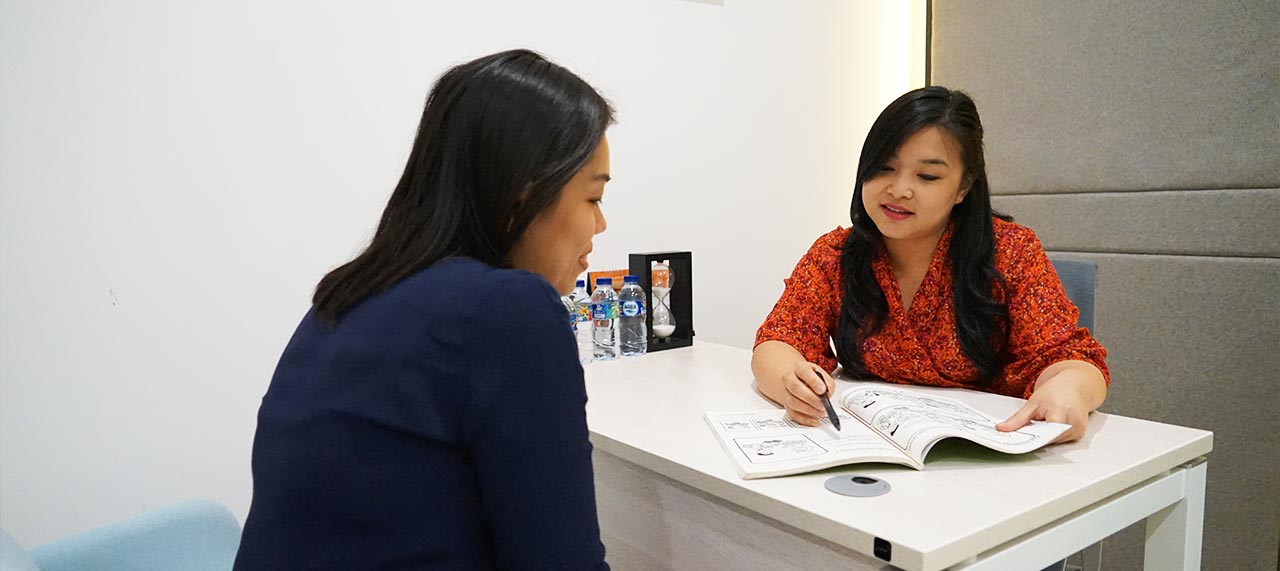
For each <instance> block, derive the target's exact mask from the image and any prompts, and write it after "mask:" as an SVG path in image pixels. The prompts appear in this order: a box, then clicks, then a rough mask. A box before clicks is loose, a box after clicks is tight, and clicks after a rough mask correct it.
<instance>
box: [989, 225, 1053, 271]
mask: <svg viewBox="0 0 1280 571" xmlns="http://www.w3.org/2000/svg"><path fill="white" fill-rule="evenodd" d="M991 230H992V234H994V236H995V243H996V259H997V261H999V259H1000V258H1001V256H1002V255H1003V256H1006V257H1008V256H1014V257H1015V259H1016V256H1021V255H1025V254H1029V253H1034V252H1036V251H1038V250H1043V248H1042V247H1041V246H1040V239H1039V238H1037V237H1036V233H1035V231H1034V230H1032V229H1031V228H1028V227H1026V226H1023V225H1021V224H1018V223H1017V222H1014V221H1012V220H1004V219H1002V218H995V217H993V218H992V219H991Z"/></svg>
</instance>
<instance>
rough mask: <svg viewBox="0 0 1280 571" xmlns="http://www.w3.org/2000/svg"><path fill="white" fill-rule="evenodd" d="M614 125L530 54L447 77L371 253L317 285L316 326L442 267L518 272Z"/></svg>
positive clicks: (564, 74) (587, 95)
mask: <svg viewBox="0 0 1280 571" xmlns="http://www.w3.org/2000/svg"><path fill="white" fill-rule="evenodd" d="M612 122H613V109H612V107H610V105H609V103H608V102H607V101H606V100H605V99H604V97H602V96H601V95H600V94H599V93H597V92H596V90H595V89H593V88H592V87H591V86H590V85H588V84H587V82H585V81H583V80H582V79H581V78H580V77H578V76H576V75H574V74H573V73H572V72H570V71H569V70H567V69H565V68H563V67H560V66H558V65H556V64H554V63H551V62H550V61H547V60H546V59H545V58H543V57H542V56H540V55H538V54H537V53H534V52H531V51H528V50H511V51H505V52H501V53H496V54H493V55H489V56H485V57H482V58H480V59H477V60H474V61H470V62H467V63H464V64H462V65H459V66H457V67H454V68H452V69H450V70H448V71H447V72H445V73H444V75H442V76H440V79H439V80H438V81H437V82H436V84H435V87H433V88H432V90H431V94H430V95H429V96H428V97H427V102H426V108H425V109H424V110H423V113H422V121H421V122H420V123H419V124H418V134H417V138H416V139H415V140H414V143H413V150H412V151H411V152H410V154H409V160H408V164H406V165H405V169H404V174H403V175H401V177H400V182H399V184H397V185H396V188H395V191H394V192H393V193H392V194H391V198H390V200H388V202H387V207H386V210H384V211H383V213H382V220H381V222H379V224H378V229H377V231H376V232H375V233H374V235H373V239H372V241H371V242H370V244H369V246H368V248H366V249H365V250H364V252H362V253H361V254H360V255H359V256H356V258H355V259H353V260H351V261H350V262H347V263H346V264H343V265H342V266H340V267H338V268H337V269H335V270H333V271H331V272H329V274H328V275H326V276H325V277H324V279H321V280H320V283H319V285H317V286H316V293H315V297H314V298H312V303H313V306H314V309H315V311H316V313H317V315H319V316H321V317H323V318H326V319H327V320H329V321H335V320H337V319H338V318H339V317H340V316H341V315H342V314H343V312H345V311H346V310H347V309H349V308H351V307H352V306H353V305H355V304H357V303H359V302H360V301H362V300H364V299H366V298H368V297H370V296H372V295H374V294H377V293H379V292H382V291H384V290H386V289H388V288H390V287H391V286H392V285H394V284H396V283H397V282H399V281H401V280H403V279H405V278H406V277H409V276H410V275H412V274H414V273H416V272H418V271H420V270H422V269H424V268H427V267H428V266H430V265H432V264H434V263H436V262H437V261H439V260H442V259H444V258H449V257H454V256H465V257H470V258H475V259H477V260H480V261H482V262H485V263H487V264H489V265H492V266H495V267H510V266H511V262H510V259H509V254H510V251H511V248H512V246H513V245H514V244H515V243H516V241H517V240H518V239H519V238H520V236H521V235H522V234H523V233H524V231H525V230H526V229H527V228H528V227H529V223H530V222H532V221H533V219H534V218H535V217H536V216H537V215H538V214H539V213H541V212H543V211H544V210H546V209H548V208H549V207H551V206H552V205H553V204H555V202H556V200H557V198H558V197H559V196H560V191H561V190H562V189H563V188H564V186H565V185H566V184H568V182H569V180H570V179H571V178H573V176H574V174H575V173H577V171H578V170H579V169H581V168H582V167H583V165H585V164H586V163H587V161H589V160H590V159H591V157H592V156H593V155H594V154H595V151H596V148H597V147H598V146H599V144H600V141H601V139H602V137H603V136H604V132H605V130H606V129H607V128H608V127H609V125H610V124H611V123H612Z"/></svg>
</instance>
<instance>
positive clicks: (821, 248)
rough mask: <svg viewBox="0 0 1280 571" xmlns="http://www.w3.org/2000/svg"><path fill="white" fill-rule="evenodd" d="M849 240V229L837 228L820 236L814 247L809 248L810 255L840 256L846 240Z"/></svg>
mask: <svg viewBox="0 0 1280 571" xmlns="http://www.w3.org/2000/svg"><path fill="white" fill-rule="evenodd" d="M848 239H849V229H848V228H841V227H839V226H836V229H835V230H832V231H830V232H827V233H826V234H823V235H821V236H818V239H817V240H814V242H813V245H812V246H810V247H809V254H810V255H815V254H817V255H823V256H836V257H839V256H840V250H842V249H843V248H844V243H845V240H848Z"/></svg>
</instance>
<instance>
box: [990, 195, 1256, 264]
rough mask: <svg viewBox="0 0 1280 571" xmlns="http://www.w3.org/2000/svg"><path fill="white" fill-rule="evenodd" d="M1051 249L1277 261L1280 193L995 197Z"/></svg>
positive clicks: (1006, 212)
mask: <svg viewBox="0 0 1280 571" xmlns="http://www.w3.org/2000/svg"><path fill="white" fill-rule="evenodd" d="M994 204H995V207H996V209H997V210H1000V211H1002V212H1004V213H1005V214H1010V215H1013V217H1014V218H1015V219H1016V220H1017V221H1018V222H1019V223H1020V224H1025V225H1027V226H1030V227H1031V228H1033V229H1035V231H1036V234H1037V235H1039V237H1040V241H1041V243H1043V244H1044V247H1045V248H1047V249H1050V250H1066V251H1077V252H1144V253H1152V254H1188V255H1195V256H1208V255H1212V256H1246V257H1273V258H1276V257H1280V189H1256V190H1205V191H1182V192H1169V191H1159V192H1123V193H1112V192H1109V193H1097V194H1093V193H1091V194H1038V195H1013V196H997V197H995V199H994Z"/></svg>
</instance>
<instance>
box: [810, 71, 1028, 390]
mask: <svg viewBox="0 0 1280 571" xmlns="http://www.w3.org/2000/svg"><path fill="white" fill-rule="evenodd" d="M930 126H933V127H939V128H941V129H942V130H944V131H946V132H947V133H948V134H950V135H951V136H952V137H954V138H955V140H956V142H958V143H959V144H960V147H961V161H962V162H963V164H964V175H963V177H962V180H961V186H960V187H961V188H964V187H965V185H968V187H969V192H968V194H967V195H965V197H964V200H963V201H962V202H960V204H957V205H955V207H954V208H952V209H951V223H952V224H954V229H953V230H952V235H951V246H950V248H949V249H948V251H947V253H948V257H949V258H950V262H951V280H952V288H951V291H952V296H953V297H954V300H955V311H956V314H955V322H956V333H957V334H958V336H959V338H960V339H959V341H960V349H961V350H962V351H963V352H964V355H965V357H968V359H969V360H970V361H971V362H972V363H973V364H974V366H975V367H976V368H977V369H978V372H979V381H980V382H981V383H983V384H987V383H990V382H991V381H992V379H994V378H995V376H996V375H997V374H999V372H1000V363H999V362H998V355H999V352H1000V350H1001V347H1002V343H1003V339H1004V337H1005V336H1006V334H1007V331H1006V328H1007V318H1008V311H1007V310H1006V308H1005V307H1004V305H1003V304H1001V303H1000V302H999V301H997V300H996V299H995V298H994V297H993V295H992V288H993V287H1005V281H1004V277H1003V276H1002V275H1000V272H999V271H997V270H996V266H995V235H994V232H993V230H992V222H991V218H992V216H996V217H999V218H1001V219H1005V220H1012V218H1010V217H1008V216H1004V215H1002V214H999V213H996V212H995V211H993V210H992V208H991V189H990V187H989V186H988V184H987V167H986V160H985V159H984V158H983V152H982V121H981V120H980V119H979V118H978V108H977V107H976V106H975V105H974V104H973V99H971V98H970V97H969V96H968V95H966V94H965V93H963V92H960V91H953V90H950V89H947V88H945V87H939V86H930V87H924V88H921V89H916V90H914V91H909V92H907V93H906V94H904V95H903V96H901V97H899V98H898V99H897V100H895V101H894V102H893V103H890V104H889V106H888V107H886V108H885V110H884V111H882V112H881V113H880V116H879V117H877V118H876V121H875V123H874V124H872V125H871V131H870V132H868V133H867V140H866V142H865V143H863V145H862V155H861V156H860V157H859V158H858V180H857V183H856V185H855V186H854V190H853V203H852V204H851V205H850V207H849V217H850V218H851V219H852V228H851V230H850V232H849V237H848V238H847V239H846V240H845V242H844V247H843V249H842V250H841V252H840V268H841V271H842V272H843V274H844V300H843V301H842V302H841V304H840V319H839V323H838V325H837V329H836V336H835V343H836V352H837V354H838V358H839V361H840V366H842V367H844V369H845V370H846V371H849V372H850V373H851V374H853V375H856V376H863V377H865V376H870V373H869V372H868V371H867V370H866V367H865V366H864V364H863V361H862V350H861V347H862V341H863V340H864V339H866V338H868V337H870V336H872V335H874V334H875V333H876V332H878V331H879V330H880V328H881V327H883V326H884V322H885V318H886V317H887V316H888V313H889V305H888V302H887V301H886V300H885V296H884V292H883V291H881V290H880V286H879V285H878V284H877V283H876V278H875V275H874V273H873V272H872V269H871V260H872V258H874V257H875V255H876V252H877V250H878V249H879V248H882V247H884V246H883V244H884V237H883V235H882V234H881V233H880V230H879V228H877V227H876V225H875V222H874V221H872V219H871V217H870V216H869V215H868V214H867V210H866V207H865V206H863V203H862V185H863V183H865V182H867V181H869V180H871V179H872V178H875V176H876V175H877V174H879V173H880V169H881V168H882V167H884V166H885V165H886V164H887V163H888V162H889V160H890V158H892V157H893V156H894V155H895V154H896V153H897V152H898V148H899V147H901V146H902V143H903V142H904V141H906V140H907V138H909V137H911V135H913V134H915V133H916V132H918V131H920V130H921V129H924V128H925V127H930Z"/></svg>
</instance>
